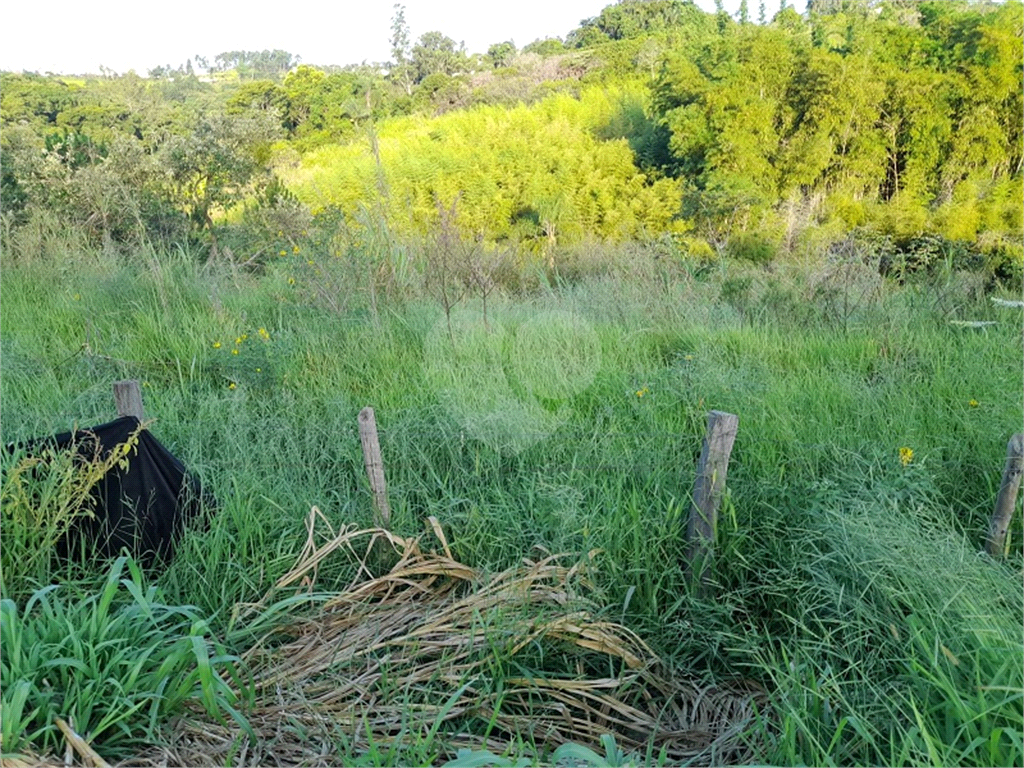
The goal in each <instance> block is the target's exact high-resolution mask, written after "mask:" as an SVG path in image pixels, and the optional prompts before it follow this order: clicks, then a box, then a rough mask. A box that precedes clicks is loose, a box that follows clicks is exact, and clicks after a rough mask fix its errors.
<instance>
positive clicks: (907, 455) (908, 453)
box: [900, 446, 914, 467]
mask: <svg viewBox="0 0 1024 768" xmlns="http://www.w3.org/2000/svg"><path fill="white" fill-rule="evenodd" d="M913 460H914V449H913V448H907V447H906V446H903V447H902V448H900V463H901V464H902V465H903V466H904V467H905V466H907V464H909V463H910V462H912V461H913Z"/></svg>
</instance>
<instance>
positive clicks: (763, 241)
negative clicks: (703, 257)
mask: <svg viewBox="0 0 1024 768" xmlns="http://www.w3.org/2000/svg"><path fill="white" fill-rule="evenodd" d="M726 253H727V254H728V255H729V256H730V257H732V258H734V259H737V260H739V261H749V262H750V263H751V264H768V263H769V262H771V261H772V260H773V259H774V258H775V254H776V246H775V244H774V243H773V242H771V241H770V240H769V239H768V238H767V237H765V236H764V235H762V234H761V233H759V232H740V233H739V234H736V235H733V236H732V237H730V238H729V243H728V245H727V246H726Z"/></svg>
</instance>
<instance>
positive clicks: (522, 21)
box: [0, 0, 805, 75]
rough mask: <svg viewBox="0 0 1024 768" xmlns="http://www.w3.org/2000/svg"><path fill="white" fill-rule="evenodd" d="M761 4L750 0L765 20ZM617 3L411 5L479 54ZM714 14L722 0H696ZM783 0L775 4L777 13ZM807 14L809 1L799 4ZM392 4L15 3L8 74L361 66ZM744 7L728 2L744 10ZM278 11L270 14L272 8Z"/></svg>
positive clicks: (8, 28) (7, 33) (383, 46)
mask: <svg viewBox="0 0 1024 768" xmlns="http://www.w3.org/2000/svg"><path fill="white" fill-rule="evenodd" d="M758 2H759V0H748V4H749V6H750V8H751V13H752V14H756V12H757V7H758ZM610 3H611V0H515V2H482V1H481V0H476V1H475V2H473V1H471V0H458V1H454V2H453V0H403V2H402V4H403V5H404V6H405V18H406V22H407V23H408V25H409V30H410V33H411V38H412V40H413V41H415V40H416V39H417V38H418V37H419V36H420V35H422V34H423V33H424V32H429V31H431V30H439V31H441V32H443V33H444V34H446V35H447V36H448V37H451V38H453V39H454V40H455V41H456V42H465V44H466V48H467V50H468V51H469V52H470V53H483V52H485V51H486V50H487V48H488V46H490V45H491V44H493V43H497V42H501V41H503V40H509V39H511V40H513V41H514V42H515V44H516V45H517V46H518V47H520V48H521V47H522V46H524V45H526V44H527V43H530V42H532V41H534V40H536V39H537V38H543V37H564V36H565V34H566V33H567V32H568V31H569V30H571V29H573V28H574V27H576V26H577V25H578V24H579V22H580V20H581V19H585V18H589V17H591V16H596V15H597V14H599V13H600V12H601V9H602V8H603V7H605V6H606V5H609V4H610ZM697 4H698V5H699V6H701V7H702V8H704V9H706V10H713V9H714V0H697ZM778 4H779V3H778V0H766V5H767V8H768V11H769V14H771V13H774V12H775V11H776V10H778ZM791 4H792V5H794V7H796V8H797V10H803V7H804V5H805V3H804V0H797V2H795V3H791ZM393 5H394V3H393V2H392V1H391V0H385V1H384V2H380V1H379V0H363V2H352V1H351V0H332V1H330V2H327V1H325V0H306V1H305V2H302V3H299V4H298V5H294V6H293V5H291V4H284V3H282V4H274V6H272V10H262V7H263V6H261V5H259V4H252V5H249V4H242V3H226V2H223V0H212V1H211V0H175V2H174V3H156V2H139V0H93V2H90V3H88V4H85V5H83V4H82V3H81V2H80V0H74V2H72V1H71V0H46V2H42V1H41V0H36V1H35V2H24V1H22V2H9V3H5V4H4V10H3V11H2V12H0V23H2V24H3V29H4V31H3V42H2V44H0V70H4V71H14V72H18V71H22V70H26V71H32V72H40V73H45V72H54V73H60V74H87V73H98V72H99V70H100V66H101V65H102V66H104V67H106V68H107V69H111V70H114V71H115V72H121V73H123V72H127V71H128V70H129V69H134V70H135V71H136V72H138V73H139V74H142V75H144V74H145V73H146V72H147V71H148V70H150V69H153V68H155V67H157V66H160V65H164V64H170V65H171V66H173V67H177V66H178V65H179V64H183V63H184V62H185V60H186V59H188V58H194V57H195V56H196V55H197V54H198V55H201V56H206V57H208V58H209V59H210V60H211V61H212V60H213V57H214V56H215V55H216V54H218V53H221V52H223V51H233V50H249V51H252V50H264V49H270V50H273V49H282V50H285V51H288V52H289V53H293V54H298V55H299V56H301V57H302V61H303V62H305V63H308V64H320V65H327V64H341V65H344V64H358V63H360V62H363V61H367V62H375V61H387V60H388V59H390V58H391V45H390V42H389V41H390V38H391V18H392V16H393V14H394V8H393ZM738 5H739V0H726V2H725V7H726V9H727V10H731V11H735V8H736V7H737V6H738ZM265 7H267V8H271V6H265Z"/></svg>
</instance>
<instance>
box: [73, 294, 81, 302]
mask: <svg viewBox="0 0 1024 768" xmlns="http://www.w3.org/2000/svg"><path fill="white" fill-rule="evenodd" d="M74 298H75V301H81V300H82V294H80V293H76V294H75V297H74Z"/></svg>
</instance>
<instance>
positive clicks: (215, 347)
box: [213, 341, 220, 349]
mask: <svg viewBox="0 0 1024 768" xmlns="http://www.w3.org/2000/svg"><path fill="white" fill-rule="evenodd" d="M213 348H214V349H220V342H219V341H215V342H213Z"/></svg>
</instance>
